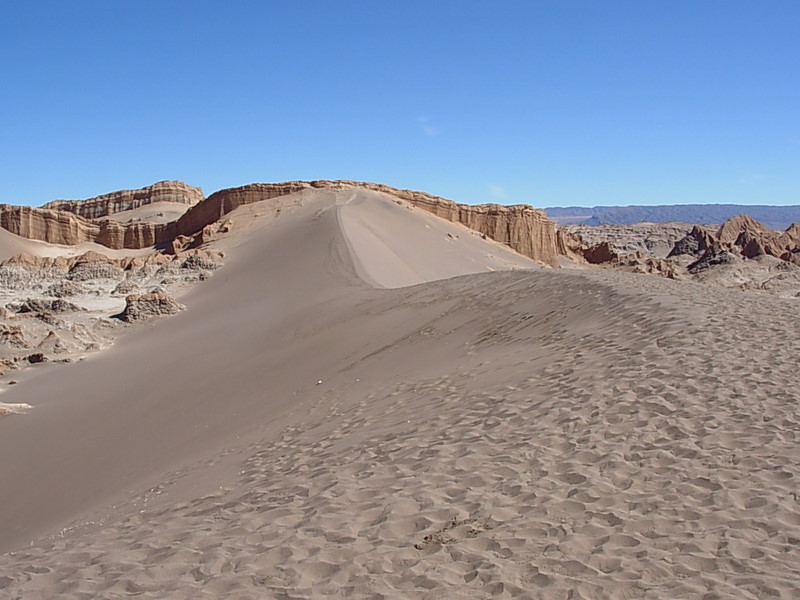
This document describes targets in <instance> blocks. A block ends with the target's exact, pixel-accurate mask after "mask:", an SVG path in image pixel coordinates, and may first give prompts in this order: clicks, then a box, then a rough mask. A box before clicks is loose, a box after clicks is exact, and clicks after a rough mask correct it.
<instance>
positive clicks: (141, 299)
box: [119, 291, 186, 323]
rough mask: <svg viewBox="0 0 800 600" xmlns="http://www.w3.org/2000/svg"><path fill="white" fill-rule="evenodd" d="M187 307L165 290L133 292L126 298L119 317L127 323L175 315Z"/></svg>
mask: <svg viewBox="0 0 800 600" xmlns="http://www.w3.org/2000/svg"><path fill="white" fill-rule="evenodd" d="M184 308H186V307H185V306H184V305H183V304H180V303H179V302H177V301H176V300H175V299H174V298H172V297H171V296H168V295H167V294H165V293H164V292H161V291H154V292H150V293H149V294H142V295H138V294H131V295H130V296H128V297H127V298H125V310H123V311H122V313H120V315H119V319H120V320H122V321H125V322H126V323H132V322H134V321H142V320H144V319H151V318H153V317H165V316H169V315H174V314H177V313H179V312H180V311H182V310H183V309H184Z"/></svg>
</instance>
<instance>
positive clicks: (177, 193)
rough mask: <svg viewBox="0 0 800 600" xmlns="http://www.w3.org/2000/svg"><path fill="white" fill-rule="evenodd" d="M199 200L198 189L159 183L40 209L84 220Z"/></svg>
mask: <svg viewBox="0 0 800 600" xmlns="http://www.w3.org/2000/svg"><path fill="white" fill-rule="evenodd" d="M203 198H204V196H203V190H201V189H200V188H198V187H193V186H191V185H187V184H185V183H184V182H182V181H159V182H158V183H154V184H153V185H149V186H147V187H143V188H141V189H138V190H120V191H117V192H111V193H110V194H103V195H101V196H96V197H94V198H89V199H88V200H53V201H52V202H48V203H47V204H45V205H43V206H42V208H43V209H46V210H58V211H66V212H70V213H73V214H75V215H78V216H79V217H83V218H84V219H100V218H102V217H108V216H110V215H113V214H115V213H119V212H124V211H126V210H132V209H134V208H139V207H140V206H146V205H148V204H155V203H156V202H173V203H177V204H188V205H194V204H197V203H198V202H201V201H202V200H203Z"/></svg>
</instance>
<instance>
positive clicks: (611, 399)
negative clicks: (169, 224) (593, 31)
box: [0, 192, 800, 599]
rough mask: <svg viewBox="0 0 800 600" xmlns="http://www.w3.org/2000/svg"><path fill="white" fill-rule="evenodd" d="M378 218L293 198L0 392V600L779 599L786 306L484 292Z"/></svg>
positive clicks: (426, 246)
mask: <svg viewBox="0 0 800 600" xmlns="http://www.w3.org/2000/svg"><path fill="white" fill-rule="evenodd" d="M362 193H364V192H362ZM385 202H386V200H382V199H381V197H380V196H377V195H373V194H369V193H366V195H364V196H362V195H353V194H348V195H345V196H342V195H341V194H335V193H331V192H328V193H326V194H323V195H320V194H317V193H315V192H304V193H303V194H301V195H299V196H298V197H297V198H295V199H294V201H293V202H292V203H286V204H285V207H284V208H283V209H282V211H281V212H280V214H279V215H278V216H273V217H270V218H269V219H265V220H264V221H263V223H262V225H260V226H258V227H254V228H252V229H250V230H248V231H247V237H246V239H242V240H241V241H240V243H238V245H237V244H232V245H231V249H230V254H231V255H230V257H229V259H228V263H227V264H226V266H225V267H224V268H223V269H221V270H220V271H218V272H217V274H216V275H215V276H214V277H213V278H212V279H211V280H209V281H208V282H206V283H204V284H203V285H201V286H200V287H198V288H197V289H196V290H195V291H193V292H192V293H190V294H189V295H188V296H185V297H184V298H182V302H183V303H185V304H186V305H187V307H188V308H187V310H186V311H185V312H184V313H182V314H180V315H178V316H176V317H174V318H171V319H168V320H166V321H163V322H160V323H158V324H156V325H153V326H152V327H150V328H148V329H147V330H145V331H141V332H137V333H135V334H132V335H130V336H128V337H126V338H124V339H122V340H121V341H119V343H118V344H117V345H116V346H115V347H114V348H112V349H111V350H109V351H108V352H106V353H104V354H102V355H99V356H97V357H95V358H93V359H91V360H87V361H85V362H83V363H80V364H78V365H72V366H65V367H58V368H49V369H42V370H40V371H39V374H38V375H37V376H36V377H34V378H30V379H29V380H27V381H24V382H23V383H21V384H20V385H18V386H14V387H13V388H12V389H10V390H7V391H6V393H5V394H4V400H5V401H7V402H14V403H28V404H30V405H32V408H31V409H29V410H28V411H27V413H26V414H23V415H11V416H7V417H4V418H3V419H2V420H0V456H2V457H3V460H2V461H0V482H3V485H2V487H0V507H2V512H0V544H1V545H2V550H3V551H7V552H9V551H10V553H8V554H6V555H3V556H0V597H8V598H25V599H28V598H55V597H58V598H118V597H122V596H136V597H141V598H319V597H326V596H332V597H347V598H484V597H497V598H512V597H519V598H703V597H706V598H712V597H716V598H765V597H773V598H783V599H788V598H795V597H798V595H800V567H799V566H798V565H800V560H799V559H800V546H798V540H800V508H799V507H798V492H797V489H798V486H797V482H798V477H800V473H798V463H799V459H800V452H799V451H798V431H799V430H800V429H799V425H800V416H799V415H798V403H797V396H796V390H797V389H798V377H799V376H798V374H797V371H796V359H795V357H796V356H797V355H798V352H799V351H800V336H798V331H797V319H796V304H795V303H794V302H792V301H788V300H775V299H773V300H771V302H770V303H769V305H768V306H769V309H766V308H765V306H767V305H766V304H765V303H764V302H763V301H762V297H761V296H759V295H756V294H748V293H744V292H737V291H732V290H722V289H713V288H707V287H704V286H701V285H695V284H690V283H676V282H672V281H668V280H663V279H658V278H654V277H649V276H636V275H628V274H624V273H611V272H599V273H598V272H593V273H588V274H582V273H574V272H570V273H566V272H558V271H546V270H541V269H537V270H524V271H521V270H516V271H502V272H485V271H488V270H489V269H499V268H500V267H501V265H500V264H499V262H498V261H500V262H504V261H510V262H505V264H506V266H507V267H510V266H521V264H522V263H519V264H516V265H515V264H513V261H511V260H510V259H509V258H507V257H505V256H504V255H501V253H499V251H498V250H497V246H496V245H494V244H488V243H485V242H484V241H483V240H480V239H479V238H477V237H475V236H470V235H461V234H458V237H455V235H456V234H453V232H452V231H450V230H449V229H447V228H444V227H443V226H442V228H441V229H440V228H439V222H437V221H427V220H422V219H420V220H419V221H418V224H417V225H414V222H413V218H414V217H413V215H414V214H415V211H408V210H407V209H405V208H403V207H401V206H399V205H394V206H397V207H398V208H402V209H403V210H406V211H407V212H406V213H404V215H412V216H409V219H412V220H411V221H408V222H405V221H404V222H403V223H404V224H403V225H398V230H397V231H398V232H400V234H398V236H397V237H394V238H393V237H392V235H391V232H390V231H389V230H387V229H386V227H390V225H391V223H392V222H393V220H394V219H396V218H401V217H399V215H397V214H396V211H397V208H395V207H393V206H388V205H386V204H385ZM402 219H405V216H404V217H402ZM425 225H427V226H428V227H427V228H426V227H425ZM417 227H419V228H422V229H426V231H425V232H424V233H423V232H422V231H421V229H420V230H417ZM405 228H407V229H408V232H407V233H405V232H406V229H405ZM390 229H391V227H390ZM427 229H430V230H431V231H432V233H433V234H434V235H433V236H432V237H431V236H429V235H428V234H429V233H431V232H428V231H427ZM412 230H413V231H412ZM448 233H450V234H451V235H453V237H449V236H448V235H447V234H448ZM404 236H408V237H409V239H413V240H414V244H409V248H405V249H404V246H403V244H402V240H403V237H404ZM440 242H442V243H445V244H463V245H464V251H463V253H462V254H461V256H463V257H464V260H463V261H459V260H457V257H458V256H460V255H459V253H457V252H456V253H454V254H453V255H452V256H450V257H449V258H447V259H446V260H445V259H442V260H441V262H439V256H440V254H441V252H442V250H441V248H440V247H439V244H440ZM481 244H484V245H481ZM467 246H469V247H467ZM447 247H448V248H449V246H447ZM434 250H435V251H434ZM476 253H477V254H476ZM481 255H482V256H483V258H484V259H487V262H485V263H482V262H481V261H480V260H478V258H479V257H480V256H481ZM488 256H491V259H489V258H488ZM521 260H522V259H521ZM469 273H472V274H469ZM453 275H461V276H458V277H454V278H450V279H444V280H442V279H439V278H440V277H452V276H453ZM365 279H366V280H368V281H370V282H371V283H372V285H370V284H368V283H367V282H366V281H365ZM416 279H421V280H422V281H425V282H424V283H420V284H419V285H414V286H412V287H402V288H397V289H381V288H377V287H375V285H374V284H376V283H377V284H380V285H381V286H383V287H384V288H386V287H395V286H397V285H402V284H403V282H404V281H409V282H413V281H414V280H416Z"/></svg>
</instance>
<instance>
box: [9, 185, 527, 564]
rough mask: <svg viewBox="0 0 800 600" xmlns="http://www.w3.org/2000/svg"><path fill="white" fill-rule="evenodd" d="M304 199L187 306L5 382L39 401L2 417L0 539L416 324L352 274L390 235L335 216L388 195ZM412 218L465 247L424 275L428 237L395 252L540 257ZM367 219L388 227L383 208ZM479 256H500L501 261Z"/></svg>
mask: <svg viewBox="0 0 800 600" xmlns="http://www.w3.org/2000/svg"><path fill="white" fill-rule="evenodd" d="M298 195H299V196H300V197H301V200H300V202H299V206H296V207H294V208H293V209H292V210H285V211H283V212H282V213H281V216H280V218H278V219H276V220H275V221H274V222H272V223H270V224H269V225H268V226H266V227H264V228H263V229H261V230H259V231H251V232H248V233H249V237H248V239H247V240H245V241H243V243H242V245H241V246H239V247H238V248H236V249H235V251H234V254H235V257H234V258H233V259H232V260H231V261H230V264H229V265H228V266H226V267H225V268H224V269H223V270H222V271H220V273H219V274H218V275H217V276H216V277H214V278H212V279H211V280H210V281H209V282H207V283H206V284H204V285H203V286H201V288H199V289H198V290H197V291H196V293H194V294H193V295H191V296H190V297H189V298H187V299H186V300H185V303H186V304H187V305H188V306H189V310H187V311H186V313H185V314H183V315H179V316H177V317H174V318H172V319H169V320H166V321H162V322H160V323H158V324H155V325H152V326H151V327H150V328H148V329H147V330H146V331H142V332H139V333H137V334H134V335H131V336H130V337H129V338H127V339H124V340H123V341H120V342H119V343H118V345H117V346H116V347H115V348H113V349H112V350H110V351H108V352H107V353H104V354H102V355H100V356H97V357H92V358H91V359H89V360H87V361H84V362H83V363H80V364H78V365H74V366H70V367H68V368H52V369H49V370H48V372H44V373H42V374H41V375H40V376H38V377H36V378H35V379H33V380H31V381H29V382H25V385H20V386H17V387H15V388H12V389H10V390H9V391H7V392H6V394H4V396H5V397H4V400H5V401H8V402H27V403H29V404H31V405H33V407H34V409H33V410H32V411H31V412H30V413H29V414H28V415H26V416H25V418H24V419H14V420H11V419H4V420H3V421H2V422H0V429H1V430H2V435H1V436H0V456H5V457H8V456H20V457H24V460H13V461H7V460H4V461H2V463H0V480H2V481H13V482H15V484H14V485H13V486H3V488H2V490H0V503H2V505H3V506H4V507H5V508H4V510H2V511H0V520H2V521H0V524H1V526H2V532H3V536H2V538H1V539H0V546H2V549H5V550H7V549H10V548H13V547H14V546H16V545H19V544H20V543H27V542H28V541H30V539H32V537H34V536H36V535H40V534H45V533H48V532H50V531H52V528H53V527H56V526H58V525H63V524H64V523H65V521H66V520H69V519H71V518H74V517H76V516H78V515H79V514H81V513H83V512H85V511H86V509H87V507H90V506H97V505H101V504H102V503H104V502H106V503H108V502H110V501H111V500H112V499H119V498H121V497H124V496H120V494H119V492H120V490H122V489H128V488H130V489H133V488H134V486H135V485H136V484H137V483H143V482H145V481H148V480H149V479H151V478H152V477H153V475H154V474H155V473H161V472H163V471H164V470H165V469H167V468H172V467H175V466H177V465H179V464H183V463H184V462H187V461H191V460H196V459H197V457H199V456H202V455H204V454H206V453H208V452H211V451H217V450H219V449H220V448H221V447H222V445H223V444H224V443H228V442H230V440H232V439H235V437H236V436H241V435H243V434H246V433H251V432H252V431H254V430H255V429H256V428H257V427H259V426H262V425H263V426H268V425H269V423H270V422H271V421H272V420H273V419H275V418H276V417H279V416H281V415H282V414H283V413H284V412H285V411H287V410H289V409H291V408H293V407H295V405H296V403H297V402H298V401H300V400H301V399H303V398H304V397H305V396H306V395H307V394H308V393H309V391H310V390H311V389H314V388H315V387H316V384H317V381H319V380H320V379H323V380H327V379H328V378H330V377H331V376H332V375H334V374H336V373H338V372H339V371H340V370H341V369H342V368H344V367H347V366H348V365H352V364H356V363H358V361H359V360H361V359H362V358H363V357H364V356H365V355H368V354H370V353H371V352H374V351H376V350H377V349H378V348H380V347H382V346H383V345H385V344H386V343H387V342H391V341H392V340H394V339H396V338H397V337H402V336H403V335H406V334H407V333H408V331H409V329H411V330H413V328H414V327H416V326H417V324H418V323H419V322H422V321H424V319H425V318H426V313H424V312H423V313H420V314H418V315H417V314H414V311H411V310H409V309H408V308H405V309H404V308H403V307H398V309H397V310H396V311H395V310H392V309H393V306H394V303H395V300H393V299H392V297H390V296H387V295H386V294H385V293H382V292H381V291H380V290H374V289H372V288H371V286H369V285H368V284H366V283H364V282H363V281H362V280H361V279H359V278H358V277H357V275H356V273H355V269H354V266H353V262H352V259H351V254H350V251H349V248H357V251H358V252H359V253H361V254H362V255H363V256H364V259H363V260H364V262H366V263H368V264H371V263H370V258H369V256H368V255H369V254H370V253H371V252H376V253H381V252H386V248H388V247H389V246H387V244H386V243H384V242H382V241H381V240H380V239H377V238H376V239H366V238H365V237H364V236H362V235H360V232H355V233H354V234H353V235H351V239H352V240H353V241H354V244H350V245H348V242H347V241H346V239H345V237H344V236H343V234H342V230H341V227H340V218H339V211H340V209H341V208H342V207H344V206H347V217H346V219H352V220H359V221H360V222H361V221H363V220H369V218H370V214H369V213H377V214H380V212H381V211H382V208H381V205H382V204H387V203H388V204H391V206H396V205H394V204H392V203H391V202H390V201H389V200H388V199H386V198H385V197H384V196H383V195H382V194H378V193H375V192H368V191H359V192H355V193H336V192H328V191H321V192H316V191H308V192H301V193H299V194H298ZM350 202H353V203H354V204H353V205H352V206H351V205H350V204H349V203H350ZM360 206H363V207H364V210H362V209H360V208H359V207H360ZM390 210H391V209H390ZM398 210H407V209H400V208H399V207H398ZM409 218H410V219H411V220H414V219H424V220H425V224H421V225H420V227H422V228H423V229H425V225H427V226H428V227H431V226H432V227H433V228H434V229H436V228H440V229H437V230H436V232H435V233H433V234H431V235H430V236H429V237H430V238H431V239H435V240H439V239H441V240H449V241H450V242H451V243H455V242H457V241H458V240H452V239H451V238H448V237H447V233H449V232H451V231H454V230H456V231H460V233H462V234H465V235H466V236H467V239H466V241H467V242H468V244H469V247H470V248H472V250H473V251H472V253H471V254H470V253H468V255H467V257H466V258H464V259H463V260H461V261H459V260H458V258H455V259H451V260H449V261H446V263H445V264H444V265H443V266H440V267H438V268H435V267H434V268H431V267H428V268H427V271H424V270H423V264H422V263H423V262H427V263H430V264H431V265H435V264H436V263H435V261H434V260H431V258H432V253H431V252H426V249H425V247H424V246H421V245H416V246H413V247H412V249H413V252H411V253H410V256H409V257H406V259H405V260H403V258H402V256H401V255H400V254H396V253H395V254H394V256H395V258H396V260H397V261H400V263H401V264H402V266H403V267H404V268H408V269H411V270H412V271H413V272H414V273H419V272H423V271H424V272H425V273H426V275H427V276H428V277H430V278H432V279H433V278H437V277H448V276H453V275H459V274H463V273H469V272H471V271H474V270H486V269H487V266H484V265H481V264H480V263H479V262H476V260H475V258H476V256H478V254H479V253H478V254H476V252H475V248H476V247H483V249H484V251H485V252H486V253H487V254H490V253H498V251H499V252H500V253H501V255H502V256H505V257H506V260H507V261H508V262H509V264H511V263H512V262H515V263H516V265H517V266H523V265H530V266H533V265H534V263H533V262H532V261H529V260H528V259H526V258H524V257H519V256H517V255H515V254H514V253H513V252H510V251H508V250H506V249H504V248H501V247H500V246H499V245H496V244H493V243H488V242H485V241H483V240H481V239H480V238H478V237H475V236H471V235H470V233H469V230H467V229H466V228H463V227H460V226H457V225H453V224H450V223H447V222H445V221H442V220H440V219H436V218H435V217H430V216H429V215H424V214H422V211H415V213H414V214H413V215H410V216H409ZM376 221H377V222H378V223H379V226H383V227H384V229H385V228H387V227H388V223H386V221H385V219H384V220H382V219H380V218H379V219H377V220H376ZM406 226H407V227H408V225H406ZM412 228H413V227H412ZM426 231H427V230H426ZM395 233H397V232H395ZM389 237H390V239H389V240H388V243H389V244H391V245H392V247H393V248H394V250H393V252H399V248H400V240H399V238H398V237H397V235H395V236H389ZM423 237H424V236H423ZM418 241H420V240H418ZM425 241H428V242H429V243H430V240H429V239H427V238H426V240H425ZM442 243H443V244H446V243H448V242H446V241H443V242H442ZM429 250H430V249H429ZM487 264H488V265H489V266H491V267H492V268H498V266H499V261H496V260H492V259H487ZM409 265H411V266H410V267H409ZM388 268H389V270H387V271H382V272H381V273H379V274H376V278H385V279H387V280H390V281H397V280H398V276H396V275H394V274H393V271H392V270H391V269H392V268H395V265H394V264H389V265H388ZM373 271H375V268H373ZM415 277H416V279H417V281H419V280H421V279H422V278H421V277H420V276H419V275H415ZM365 302H371V303H377V304H376V305H375V306H376V307H377V308H373V309H372V311H374V312H375V313H376V314H374V315H371V314H369V313H367V314H364V306H365V305H364V304H363V303H365ZM370 306H371V304H370ZM43 440H46V442H45V443H43Z"/></svg>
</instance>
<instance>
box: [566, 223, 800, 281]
mask: <svg viewBox="0 0 800 600" xmlns="http://www.w3.org/2000/svg"><path fill="white" fill-rule="evenodd" d="M569 229H570V230H572V229H573V228H571V227H570V228H569ZM612 229H613V230H614V232H615V233H616V234H617V235H618V237H616V238H615V237H614V236H613V235H612V236H608V232H609V231H611V230H612ZM631 229H632V228H631V226H614V227H611V228H609V227H604V228H603V231H602V232H600V233H599V234H598V237H599V236H602V235H605V236H606V239H604V241H602V242H599V243H597V244H594V245H589V244H587V243H586V242H584V241H583V237H582V236H579V235H576V234H572V235H573V237H572V246H571V251H572V252H573V253H574V254H576V255H578V256H579V257H580V258H582V259H583V260H585V261H586V262H587V263H589V264H593V265H598V266H601V267H606V268H613V269H620V270H625V271H631V272H637V273H652V274H657V275H662V276H665V277H669V278H671V279H681V280H689V281H697V282H702V283H709V284H714V285H719V286H723V287H735V288H740V289H749V290H762V291H768V292H771V293H776V294H778V295H781V296H784V297H800V226H798V225H796V224H793V225H791V226H790V227H788V228H787V229H786V230H785V231H773V230H771V229H769V228H768V227H766V226H765V225H763V224H762V223H759V222H758V221H756V220H754V219H753V218H751V217H749V216H748V215H739V216H736V217H732V218H730V219H728V220H727V221H725V222H724V223H723V224H722V225H720V226H719V227H718V228H716V229H711V228H708V227H704V226H702V225H695V226H693V227H692V228H691V229H690V230H689V231H688V232H687V233H686V235H684V236H683V237H682V238H680V239H678V240H677V241H675V242H674V244H673V246H672V248H671V250H670V251H669V252H668V253H667V255H666V256H665V257H661V256H657V255H654V254H653V253H651V252H648V250H647V248H646V247H643V246H641V245H640V244H639V242H640V240H636V238H635V236H634V241H633V242H632V241H631V238H630V237H626V236H627V235H629V234H630V232H631ZM590 239H591V238H590ZM594 239H597V238H596V237H595V238H594ZM632 245H633V246H634V247H636V246H637V245H638V247H639V248H640V249H638V250H637V251H635V252H624V251H623V250H621V249H620V248H629V247H631V246H632Z"/></svg>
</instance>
